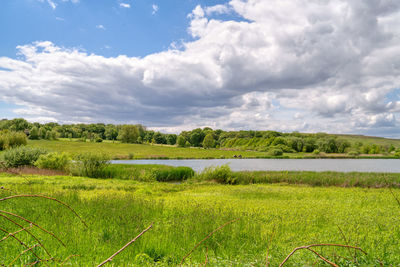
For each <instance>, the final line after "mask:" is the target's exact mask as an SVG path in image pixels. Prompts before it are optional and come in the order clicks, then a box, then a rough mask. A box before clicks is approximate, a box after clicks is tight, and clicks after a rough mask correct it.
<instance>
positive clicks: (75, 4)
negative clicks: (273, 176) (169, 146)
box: [0, 0, 400, 138]
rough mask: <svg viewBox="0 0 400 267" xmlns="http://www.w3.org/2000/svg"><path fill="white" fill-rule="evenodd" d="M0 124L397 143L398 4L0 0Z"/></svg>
mask: <svg viewBox="0 0 400 267" xmlns="http://www.w3.org/2000/svg"><path fill="white" fill-rule="evenodd" d="M0 117H1V118H15V117H23V118H26V119H28V120H29V121H32V122H34V121H38V122H51V121H54V122H59V123H96V122H103V123H115V124H122V123H134V124H136V123H140V124H143V125H145V126H148V127H150V128H153V129H156V130H161V131H163V132H180V131H182V130H190V129H193V128H197V127H211V128H213V129H218V128H219V129H224V130H249V129H252V130H276V131H284V132H291V131H299V132H328V133H346V134H365V135H374V136H383V137H391V138H400V1H398V0H348V1H345V0H231V1H226V0H219V1H218V0H214V1H211V0H210V1H207V0H203V1H199V0H168V1H166V0H154V1H149V0H102V1H98V0H2V1H1V3H0Z"/></svg>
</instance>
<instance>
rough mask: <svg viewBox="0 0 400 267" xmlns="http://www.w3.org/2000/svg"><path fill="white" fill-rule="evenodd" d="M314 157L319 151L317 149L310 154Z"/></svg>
mask: <svg viewBox="0 0 400 267" xmlns="http://www.w3.org/2000/svg"><path fill="white" fill-rule="evenodd" d="M312 153H313V154H314V155H319V153H320V152H319V150H318V149H315V150H314V151H313V152H312Z"/></svg>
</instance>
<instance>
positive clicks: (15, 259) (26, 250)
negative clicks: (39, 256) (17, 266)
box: [8, 244, 40, 267]
mask: <svg viewBox="0 0 400 267" xmlns="http://www.w3.org/2000/svg"><path fill="white" fill-rule="evenodd" d="M36 247H40V245H39V244H36V245H34V246H32V247H30V248H27V249H25V250H24V251H22V252H21V253H19V255H18V256H17V257H15V258H14V259H13V260H12V261H11V262H10V264H9V265H8V266H9V267H10V266H12V265H13V263H14V262H16V261H17V260H18V259H19V257H21V256H22V255H23V254H25V253H26V252H28V251H30V250H32V249H34V248H36Z"/></svg>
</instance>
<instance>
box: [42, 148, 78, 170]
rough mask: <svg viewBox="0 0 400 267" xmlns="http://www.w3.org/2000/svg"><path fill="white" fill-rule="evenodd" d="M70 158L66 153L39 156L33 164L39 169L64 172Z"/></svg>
mask: <svg viewBox="0 0 400 267" xmlns="http://www.w3.org/2000/svg"><path fill="white" fill-rule="evenodd" d="M70 161H71V158H70V157H69V156H68V154H66V153H64V152H63V153H49V154H45V155H40V156H39V158H38V160H37V161H36V162H35V164H34V165H35V166H36V167H38V168H39V169H51V170H61V171H65V170H66V169H67V166H68V163H69V162H70Z"/></svg>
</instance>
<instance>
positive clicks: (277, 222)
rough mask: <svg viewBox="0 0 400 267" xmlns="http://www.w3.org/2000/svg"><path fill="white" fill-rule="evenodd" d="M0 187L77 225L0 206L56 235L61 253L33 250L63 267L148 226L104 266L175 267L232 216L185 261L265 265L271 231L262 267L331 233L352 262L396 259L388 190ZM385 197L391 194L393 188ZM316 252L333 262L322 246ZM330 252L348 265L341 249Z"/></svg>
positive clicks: (74, 184)
mask: <svg viewBox="0 0 400 267" xmlns="http://www.w3.org/2000/svg"><path fill="white" fill-rule="evenodd" d="M0 186H4V187H6V188H9V189H12V190H15V191H17V192H21V193H22V192H24V193H41V194H46V195H50V196H54V197H57V198H58V199H60V200H62V201H64V202H67V203H68V204H70V205H71V206H72V207H73V208H74V209H75V210H76V211H77V212H78V213H79V214H80V215H81V216H82V217H83V218H84V219H85V220H86V222H87V224H88V225H89V227H88V228H85V227H84V226H83V225H82V224H81V223H80V222H79V220H77V219H76V218H75V217H74V216H73V215H72V214H70V213H69V212H68V211H67V210H66V209H65V208H63V207H60V206H59V205H57V204H54V203H51V202H49V201H46V200H44V199H39V200H35V201H32V200H26V199H15V200H9V201H4V202H0V206H1V209H2V210H9V211H13V212H18V213H19V214H21V215H23V216H26V217H27V218H29V219H33V220H36V221H37V222H38V223H40V224H41V225H42V226H44V227H46V228H48V229H51V230H52V231H53V232H54V233H57V234H58V235H59V236H60V237H61V238H62V239H63V240H64V241H65V242H66V244H67V247H66V248H64V247H62V246H60V245H59V244H58V243H57V242H55V240H54V239H52V238H51V237H48V236H46V235H41V237H42V239H43V243H45V244H47V245H48V248H49V249H50V250H51V251H53V252H54V254H55V256H56V257H59V258H65V257H66V256H68V255H71V254H79V255H80V257H76V258H72V259H71V260H70V261H69V262H70V263H71V264H72V265H73V266H89V265H90V266H92V265H94V264H95V263H100V262H101V261H103V260H104V259H106V258H107V257H108V256H110V255H111V254H112V253H113V252H115V251H116V250H117V249H119V248H120V247H122V245H124V244H125V243H126V242H128V241H129V240H131V239H132V238H133V237H134V236H136V235H137V234H138V233H140V231H141V230H143V229H144V228H146V227H147V226H148V225H149V224H150V223H151V222H154V226H153V228H152V229H151V230H150V231H149V232H147V233H146V234H145V235H144V236H142V237H141V239H139V240H138V241H136V242H135V243H134V245H132V246H131V247H129V248H128V249H127V250H126V251H124V252H123V253H121V254H120V255H118V256H117V257H116V258H115V259H114V260H113V264H114V265H115V266H146V265H147V264H149V265H150V266H152V265H157V264H158V265H159V266H166V265H172V266H175V265H178V264H179V262H180V260H181V259H182V258H183V256H184V255H185V254H186V253H187V252H188V251H189V250H190V249H191V248H192V247H193V246H194V245H195V244H196V243H197V242H199V241H200V240H201V239H203V238H204V237H205V236H206V235H207V234H208V233H209V232H211V231H212V230H213V229H215V228H217V227H218V226H219V225H222V224H223V223H225V222H227V221H229V220H232V219H235V218H239V221H238V222H235V223H233V224H231V225H228V226H227V227H225V228H224V229H222V230H221V231H218V232H216V233H215V234H214V235H213V236H212V237H211V238H210V239H208V240H207V241H206V242H205V243H204V244H203V245H201V246H200V247H199V248H198V249H197V250H195V251H194V253H193V254H192V255H191V257H190V258H189V259H188V260H187V263H192V264H194V265H198V264H201V263H204V260H205V253H206V248H207V251H208V260H209V263H210V264H211V265H212V266H265V255H266V249H267V241H268V240H269V238H270V236H271V234H272V233H273V232H275V234H274V238H273V240H272V244H271V245H270V252H269V255H270V256H271V257H270V262H271V266H277V265H278V264H279V263H280V262H281V261H282V260H283V259H284V258H285V257H286V255H287V254H288V253H289V252H290V251H291V250H292V249H293V248H294V247H297V246H300V245H307V244H311V243H341V244H345V243H346V241H344V240H343V237H342V236H341V234H340V230H339V227H340V228H341V229H342V230H343V233H344V234H345V236H346V239H347V240H348V242H349V243H350V244H352V245H356V246H360V247H362V248H363V249H364V250H365V251H366V252H367V253H368V255H367V256H361V255H360V256H359V257H358V261H359V263H360V265H362V266H375V265H379V260H378V259H380V260H382V262H383V264H384V265H385V266H388V265H390V264H392V265H396V264H397V263H398V262H400V249H399V247H400V244H399V243H400V242H399V240H400V216H399V213H400V207H399V206H398V205H397V203H396V201H395V200H394V198H393V196H392V195H391V193H390V192H389V190H388V189H365V188H337V187H309V186H304V185H300V186H286V185H279V184H276V185H235V186H230V185H218V184H214V183H193V182H188V183H182V184H169V183H139V182H135V181H132V180H115V179H108V180H102V179H89V178H82V177H65V176H53V177H38V176H30V177H27V178H26V179H23V178H21V177H13V176H9V175H5V174H1V175H0ZM392 190H393V193H395V194H396V195H399V194H400V190H398V189H392ZM1 193H2V195H3V196H5V195H7V194H9V193H7V192H6V191H2V192H1ZM1 223H4V224H6V223H5V222H3V221H1ZM5 227H10V225H5ZM38 233H39V232H38ZM26 238H27V237H26ZM30 244H34V242H33V241H31V242H30ZM20 251H21V248H20V247H19V245H18V244H16V242H13V241H11V240H7V242H3V243H0V255H2V257H0V263H4V264H6V263H8V262H10V260H11V259H12V256H13V255H16V254H15V253H19V252H20ZM321 251H322V252H323V254H324V255H325V256H327V257H330V258H331V259H332V260H334V259H335V258H334V257H333V250H332V249H329V248H325V249H323V250H321ZM335 251H336V252H335V253H336V254H337V255H341V256H344V257H346V258H350V259H352V258H353V254H351V255H350V254H349V253H350V252H349V251H348V250H346V249H335ZM38 252H40V249H38ZM3 255H4V256H3ZM27 258H28V255H26V256H25V257H21V260H20V261H19V262H18V265H23V264H25V263H27V260H28V259H27ZM315 260H316V257H315V256H314V255H312V254H311V253H308V252H306V251H304V252H300V253H298V254H296V255H295V256H294V257H293V258H292V259H290V261H289V262H288V263H287V266H305V265H312V264H313V262H314V261H315ZM336 262H339V263H340V265H341V266H343V265H344V266H346V265H347V266H350V265H351V264H350V262H347V261H346V260H344V259H339V258H336Z"/></svg>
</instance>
